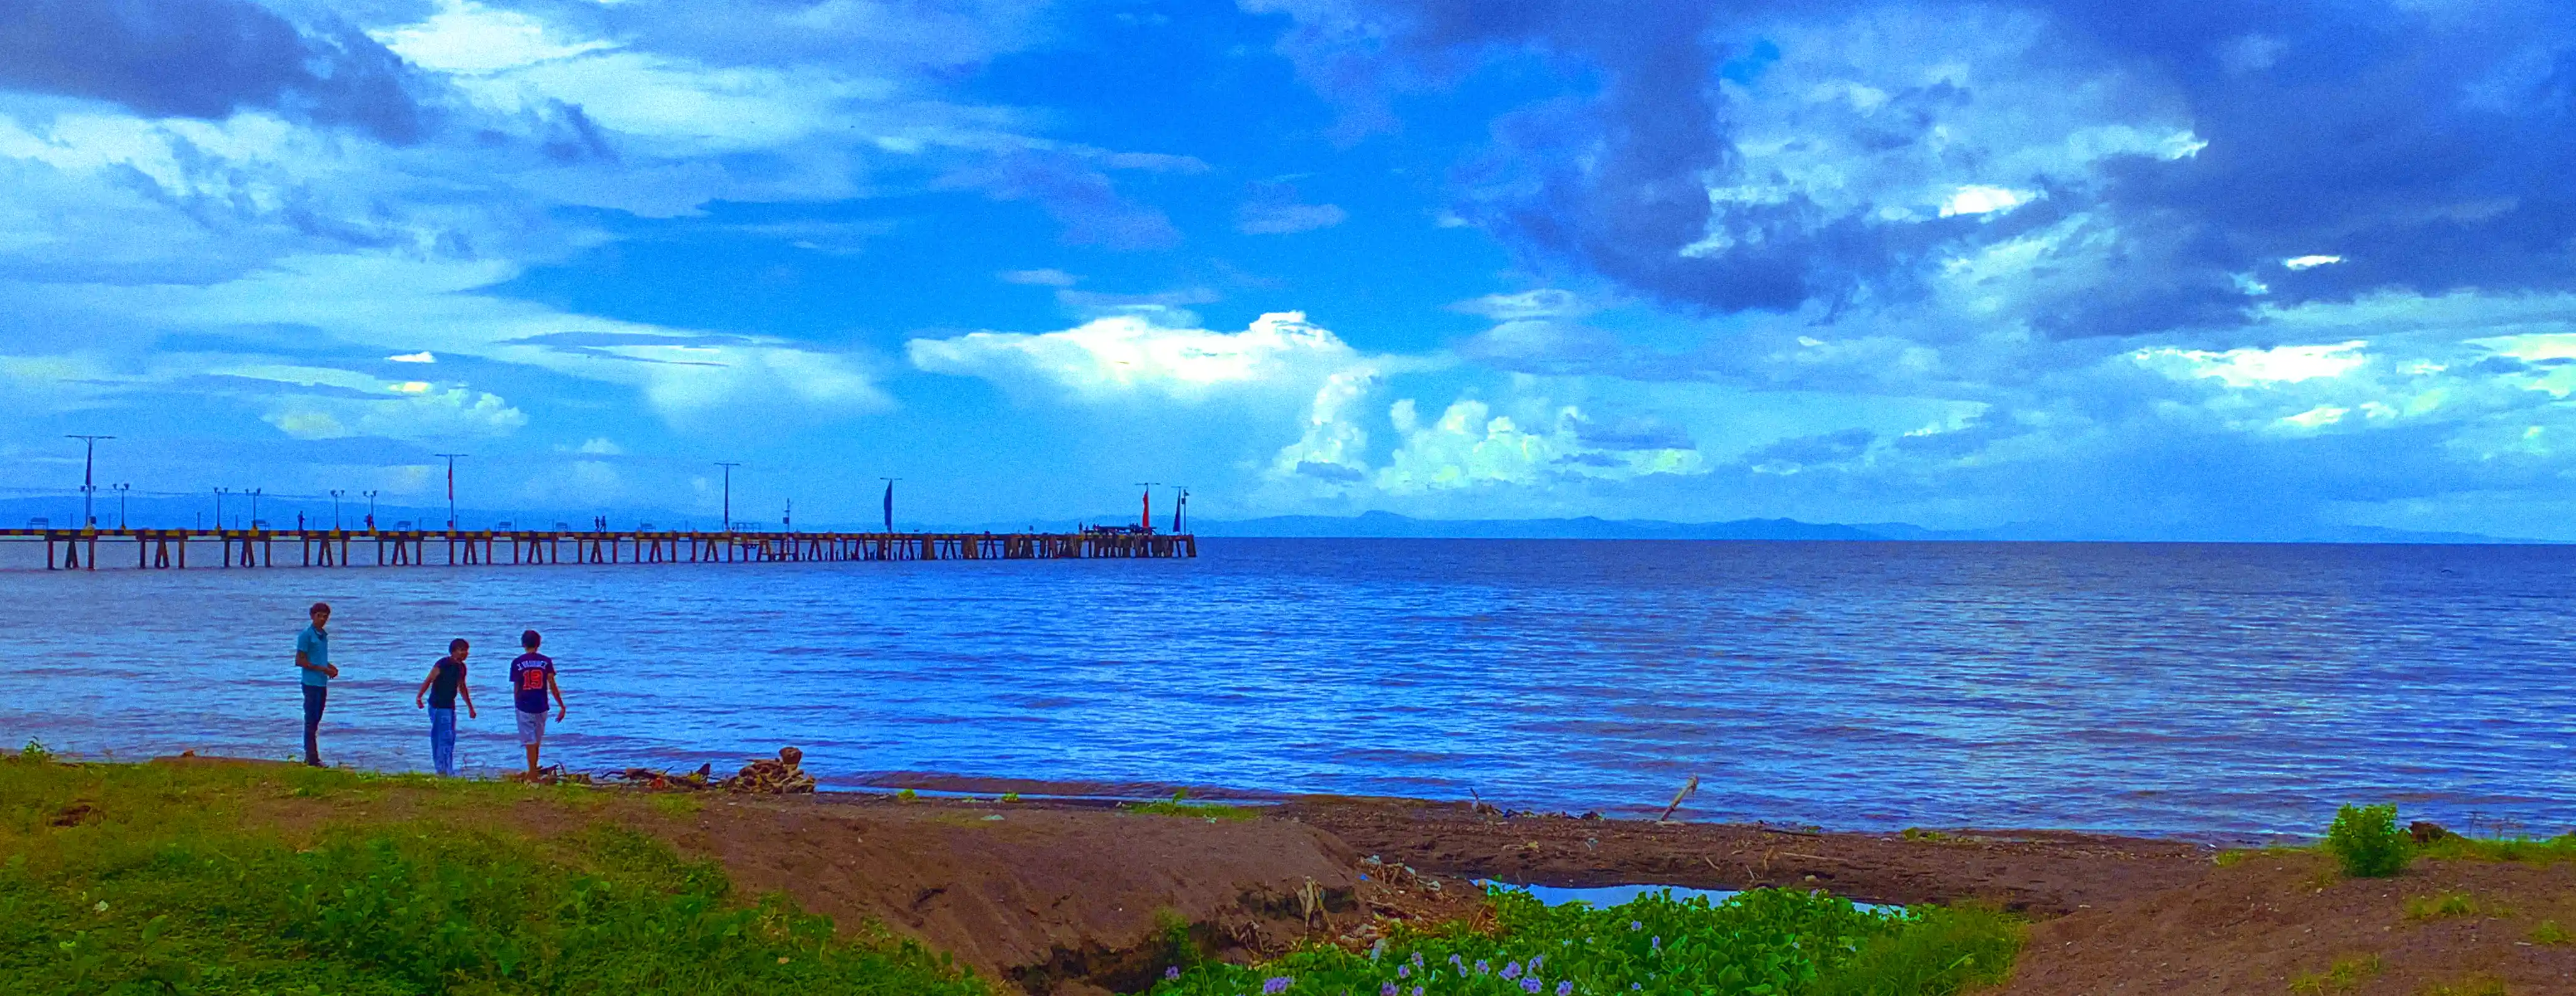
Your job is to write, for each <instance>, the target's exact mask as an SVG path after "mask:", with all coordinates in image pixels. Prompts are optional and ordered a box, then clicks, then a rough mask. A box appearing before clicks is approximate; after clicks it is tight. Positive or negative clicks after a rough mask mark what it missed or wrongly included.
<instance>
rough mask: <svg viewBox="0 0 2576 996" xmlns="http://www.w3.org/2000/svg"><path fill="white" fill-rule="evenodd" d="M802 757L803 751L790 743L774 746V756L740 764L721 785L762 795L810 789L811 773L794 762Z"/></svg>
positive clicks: (812, 785)
mask: <svg viewBox="0 0 2576 996" xmlns="http://www.w3.org/2000/svg"><path fill="white" fill-rule="evenodd" d="M804 760H805V752H804V751H801V750H797V749H796V748H794V747H781V748H778V757H777V758H776V759H775V760H773V759H770V758H765V757H764V758H761V759H760V760H757V761H753V762H751V763H750V764H746V765H743V766H742V771H741V772H740V773H738V774H736V775H734V776H733V777H731V778H727V779H725V780H724V789H725V791H727V792H744V793H760V794H763V795H789V794H794V793H799V792H811V791H814V776H812V775H809V774H806V773H805V769H803V768H801V767H799V766H798V765H800V764H802V763H803V762H804Z"/></svg>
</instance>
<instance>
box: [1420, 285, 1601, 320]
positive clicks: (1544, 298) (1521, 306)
mask: <svg viewBox="0 0 2576 996" xmlns="http://www.w3.org/2000/svg"><path fill="white" fill-rule="evenodd" d="M1449 310H1451V311H1463V312H1466V313H1468V314H1470V315H1483V316H1485V317H1487V318H1492V319H1497V320H1501V321H1513V320H1517V319H1524V318H1576V317H1581V316H1582V315H1583V314H1584V313H1585V312H1587V311H1589V310H1590V309H1588V308H1586V307H1584V305H1583V301H1582V299H1581V298H1578V297H1576V296H1575V295H1574V293H1573V292H1571V291H1563V290H1558V289H1556V288H1553V287H1541V288H1538V289H1535V290H1526V291H1521V292H1519V293H1517V294H1487V295H1485V296H1483V297H1479V298H1474V299H1471V300H1466V301H1460V302H1458V303H1456V304H1452V305H1450V306H1449Z"/></svg>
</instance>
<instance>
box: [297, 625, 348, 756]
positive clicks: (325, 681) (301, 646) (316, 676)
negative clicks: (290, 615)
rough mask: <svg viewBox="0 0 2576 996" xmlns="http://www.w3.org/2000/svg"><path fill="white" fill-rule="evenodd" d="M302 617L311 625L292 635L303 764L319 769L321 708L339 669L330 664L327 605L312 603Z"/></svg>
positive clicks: (328, 695)
mask: <svg viewBox="0 0 2576 996" xmlns="http://www.w3.org/2000/svg"><path fill="white" fill-rule="evenodd" d="M305 614H306V615H308V616H311V617H312V618H313V625H310V626H306V627H304V628H303V629H301V630H298V631H297V632H296V634H295V672H296V673H297V674H299V675H302V676H303V677H304V763H306V764H309V765H312V766H314V767H316V768H319V767H321V766H322V745H321V735H322V706H323V704H324V703H326V702H329V701H330V700H331V679H333V678H337V677H339V676H340V669H339V668H337V667H334V666H332V664H331V634H330V632H329V631H328V627H329V626H330V623H331V603H329V602H315V603H313V607H312V608H311V609H307V610H305Z"/></svg>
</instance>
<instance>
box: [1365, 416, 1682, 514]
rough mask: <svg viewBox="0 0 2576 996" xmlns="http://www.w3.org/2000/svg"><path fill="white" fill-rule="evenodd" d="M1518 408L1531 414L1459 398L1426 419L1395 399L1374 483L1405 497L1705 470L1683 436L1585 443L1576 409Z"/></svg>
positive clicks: (1583, 425)
mask: <svg viewBox="0 0 2576 996" xmlns="http://www.w3.org/2000/svg"><path fill="white" fill-rule="evenodd" d="M1523 410H1524V411H1525V412H1530V413H1533V414H1535V415H1536V417H1535V418H1530V417H1528V416H1524V418H1518V419H1516V418H1514V417H1513V416H1511V415H1508V414H1501V413H1497V412H1495V411H1494V410H1493V408H1492V406H1490V405H1488V404H1487V403H1486V402H1484V401H1481V400H1477V399H1472V398H1461V399H1459V400H1457V401H1455V402H1452V403H1450V405H1449V407H1448V408H1447V409H1445V410H1444V411H1442V412H1441V413H1440V417H1439V418H1437V419H1433V420H1429V421H1425V420H1424V419H1423V418H1422V417H1421V415H1420V412H1419V409H1418V407H1417V406H1416V404H1415V403H1414V400H1413V399H1411V398H1404V399H1400V400H1398V401H1397V402H1396V403H1395V404H1394V406H1393V407H1391V408H1390V409H1389V410H1388V421H1390V422H1391V423H1392V424H1393V425H1394V428H1395V431H1396V434H1397V436H1398V437H1399V438H1400V439H1401V443H1400V445H1399V446H1398V447H1397V448H1396V450H1395V451H1394V452H1393V453H1391V454H1389V455H1388V457H1387V461H1386V465H1385V466H1384V467H1382V468H1379V470H1378V471H1377V473H1376V476H1375V478H1374V480H1373V483H1374V484H1375V486H1376V487H1377V489H1378V490H1379V491H1381V492H1384V493H1386V494H1389V495H1396V496H1403V495H1416V494H1422V493H1425V492H1442V491H1465V490H1491V489H1495V488H1535V487H1539V486H1544V485H1549V484H1555V483H1559V482H1560V481H1564V480H1567V479H1575V478H1599V479H1611V480H1620V479H1630V478H1636V477H1641V476H1646V475H1653V474H1676V475H1688V474H1696V473H1700V472H1701V471H1702V469H1703V467H1704V461H1703V459H1702V457H1701V455H1700V453H1699V451H1698V450H1696V449H1693V448H1691V447H1689V446H1688V445H1687V439H1686V438H1684V439H1683V440H1681V441H1682V442H1683V443H1684V445H1682V446H1645V447H1639V446H1634V445H1628V444H1630V443H1634V442H1636V440H1625V441H1621V444H1620V445H1616V446H1612V447H1602V446H1598V445H1594V444H1593V443H1591V442H1587V441H1586V440H1585V438H1584V433H1585V429H1586V428H1587V420H1586V419H1585V418H1584V416H1583V412H1582V410H1581V409H1579V408H1576V407H1574V406H1560V407H1556V408H1554V409H1553V410H1548V409H1547V408H1546V406H1545V402H1544V401H1541V400H1538V399H1528V400H1526V401H1525V402H1524V404H1523ZM1596 438H1597V437H1596Z"/></svg>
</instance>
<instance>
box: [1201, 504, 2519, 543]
mask: <svg viewBox="0 0 2576 996" xmlns="http://www.w3.org/2000/svg"><path fill="white" fill-rule="evenodd" d="M1191 531H1193V532H1196V533H1198V534H1199V535H1201V536H1241V537H1283V538H1284V537H1317V538H1327V537H1350V538H1363V537H1367V538H1380V537H1382V538H1418V539H1626V540H1646V539H1663V540H1847V541H1863V542H1866V541H1871V540H1882V541H1883V540H1903V541H1913V542H1980V541H1983V542H2032V541H2037V542H2085V541H2103V540H2107V541H2144V542H2152V541H2158V540H2169V539H2185V540H2198V541H2211V542H2256V543H2473V544H2492V543H2545V542H2551V541H2548V540H2525V539H2506V538H2499V537H2494V536H2485V535H2481V534H2477V533H2440V532H2410V531H2406V530H2399V529H2382V528H2378V527H2376V526H2310V527H2306V528H2298V529H2275V530H2256V529H2244V530H2214V531H2199V530H2193V531H2184V530H2175V531H2174V532H2175V533H2183V535H2180V536H2176V535H2170V534H2167V535H2158V534H2153V533H2145V532H2139V533H2134V534H2129V535H2106V533H2105V531H2103V530H2099V529H2088V528H2080V527H2071V526H2050V525H2009V526H2001V527H1997V528H1993V529H1963V530H1942V529H1925V528H1923V527H1921V526H1914V525H1908V524H1906V523H1902V522H1876V523H1864V524H1857V525H1845V524H1839V523H1819V522H1801V521H1798V520H1796V519H1737V520H1734V521H1731V522H1661V521H1656V520H1651V519H1602V518H1596V517H1593V516H1584V517H1582V518H1579V519H1416V518H1413V517H1411V516H1406V515H1398V514H1396V513H1393V512H1366V513H1362V514H1360V515H1354V516H1327V515H1279V516H1271V517H1268V518H1261V519H1238V520H1231V521H1219V520H1213V519H1200V520H1197V521H1196V522H1194V523H1192V524H1191Z"/></svg>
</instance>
